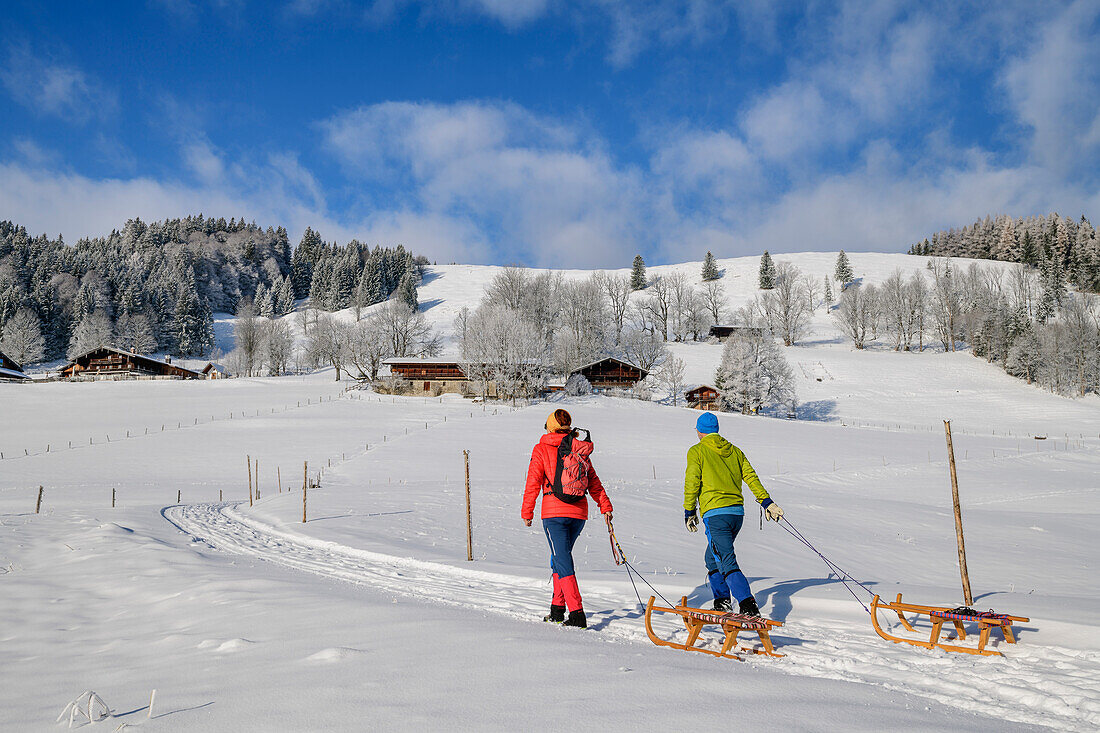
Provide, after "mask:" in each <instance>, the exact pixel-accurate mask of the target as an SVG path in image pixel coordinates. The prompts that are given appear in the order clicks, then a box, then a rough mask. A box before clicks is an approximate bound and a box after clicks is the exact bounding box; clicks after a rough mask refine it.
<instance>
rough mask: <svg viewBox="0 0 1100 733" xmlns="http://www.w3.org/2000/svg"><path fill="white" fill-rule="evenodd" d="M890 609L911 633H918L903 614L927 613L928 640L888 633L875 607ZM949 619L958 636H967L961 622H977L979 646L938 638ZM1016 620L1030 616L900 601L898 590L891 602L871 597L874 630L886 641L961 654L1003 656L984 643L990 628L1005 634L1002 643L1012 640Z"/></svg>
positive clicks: (1024, 619)
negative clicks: (942, 640)
mask: <svg viewBox="0 0 1100 733" xmlns="http://www.w3.org/2000/svg"><path fill="white" fill-rule="evenodd" d="M880 608H881V609H883V610H887V611H893V612H894V613H896V614H897V615H898V620H899V621H900V622H901V625H902V626H904V627H905V628H906V629H907V630H909V631H912V632H914V633H920V632H918V631H917V629H916V628H915V627H914V626H913V624H912V623H910V622H909V619H907V618H905V614H906V613H915V614H918V615H924V616H927V617H928V619H929V621H931V623H932V634H931V636H930V637H929V639H928V641H921V640H920V639H907V638H905V637H902V636H893V635H892V634H887V633H886V632H885V631H883V630H882V627H881V626H879V623H878V611H879V609H880ZM948 621H950V622H951V623H952V625H954V627H955V633H956V634H957V635H958V638H959V639H960V640H964V639H966V628H965V627H964V626H963V623H964V622H970V623H976V624H978V629H979V632H978V646H977V648H975V647H968V646H958V645H955V644H943V643H941V642H940V632H941V631H942V630H943V625H944V623H946V622H948ZM1013 621H1019V622H1023V623H1027V622H1028V621H1030V619H1027V618H1024V617H1023V616H1008V615H1006V614H999V613H992V612H989V613H979V614H975V615H972V614H964V613H955V612H954V611H953V610H952V609H950V608H946V607H944V606H921V605H918V604H915V603H903V602H902V600H901V593H898V597H897V600H895V601H894V602H893V603H888V602H884V601H882V600H881V599H880V598H879V597H878V596H875V598H874V600H873V601H871V623H872V624H873V625H874V627H875V632H876V633H877V634H878V635H879V636H881V637H882V638H883V639H886V640H887V641H892V642H894V643H895V644H901V643H905V644H912V645H913V646H919V647H924V648H925V649H943V650H944V651H948V652H959V653H962V654H983V655H986V656H991V655H995V656H998V657H1003V656H1004V655H1003V654H1001V653H1000V652H999V651H996V650H995V649H986V648H985V645H986V643H987V642H988V641H989V633H990V632H991V631H992V630H993V629H1000V631H1001V636H1003V637H1004V640H1005V643H1007V644H1015V643H1016V636H1015V635H1014V634H1013V633H1012V622H1013ZM949 640H950V638H949Z"/></svg>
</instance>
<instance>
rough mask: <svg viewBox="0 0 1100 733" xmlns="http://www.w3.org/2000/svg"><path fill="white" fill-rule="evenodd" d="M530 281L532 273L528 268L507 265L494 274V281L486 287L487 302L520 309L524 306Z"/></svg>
mask: <svg viewBox="0 0 1100 733" xmlns="http://www.w3.org/2000/svg"><path fill="white" fill-rule="evenodd" d="M530 283H531V275H530V273H528V271H527V269H526V268H523V267H505V268H504V269H503V270H501V271H500V272H498V273H497V274H496V275H495V276H493V279H492V281H491V282H490V283H489V285H488V287H486V288H485V302H486V303H489V304H490V305H499V306H503V307H505V308H509V309H511V310H520V309H522V308H523V301H524V298H525V297H526V293H527V289H528V288H529V287H530Z"/></svg>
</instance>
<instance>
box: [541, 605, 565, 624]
mask: <svg viewBox="0 0 1100 733" xmlns="http://www.w3.org/2000/svg"><path fill="white" fill-rule="evenodd" d="M542 620H543V621H550V622H552V623H555V624H560V623H561V622H562V621H564V620H565V606H555V605H553V604H551V606H550V615H549V616H544V617H543V619H542Z"/></svg>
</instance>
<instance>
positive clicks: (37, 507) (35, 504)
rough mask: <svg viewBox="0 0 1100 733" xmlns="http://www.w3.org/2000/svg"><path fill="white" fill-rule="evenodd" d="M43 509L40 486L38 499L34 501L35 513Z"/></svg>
mask: <svg viewBox="0 0 1100 733" xmlns="http://www.w3.org/2000/svg"><path fill="white" fill-rule="evenodd" d="M40 511H42V487H41V486H39V487H38V501H36V502H35V503H34V513H35V514H38V513H39V512H40Z"/></svg>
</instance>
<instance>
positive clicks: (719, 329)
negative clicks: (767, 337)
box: [710, 326, 764, 342]
mask: <svg viewBox="0 0 1100 733" xmlns="http://www.w3.org/2000/svg"><path fill="white" fill-rule="evenodd" d="M735 333H743V334H749V335H753V336H760V335H761V334H763V333H764V329H762V328H753V327H752V326H711V327H710V335H711V336H713V337H714V338H716V339H718V340H719V341H723V342H724V341H726V340H727V339H729V337H730V336H732V335H734V334H735Z"/></svg>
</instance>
